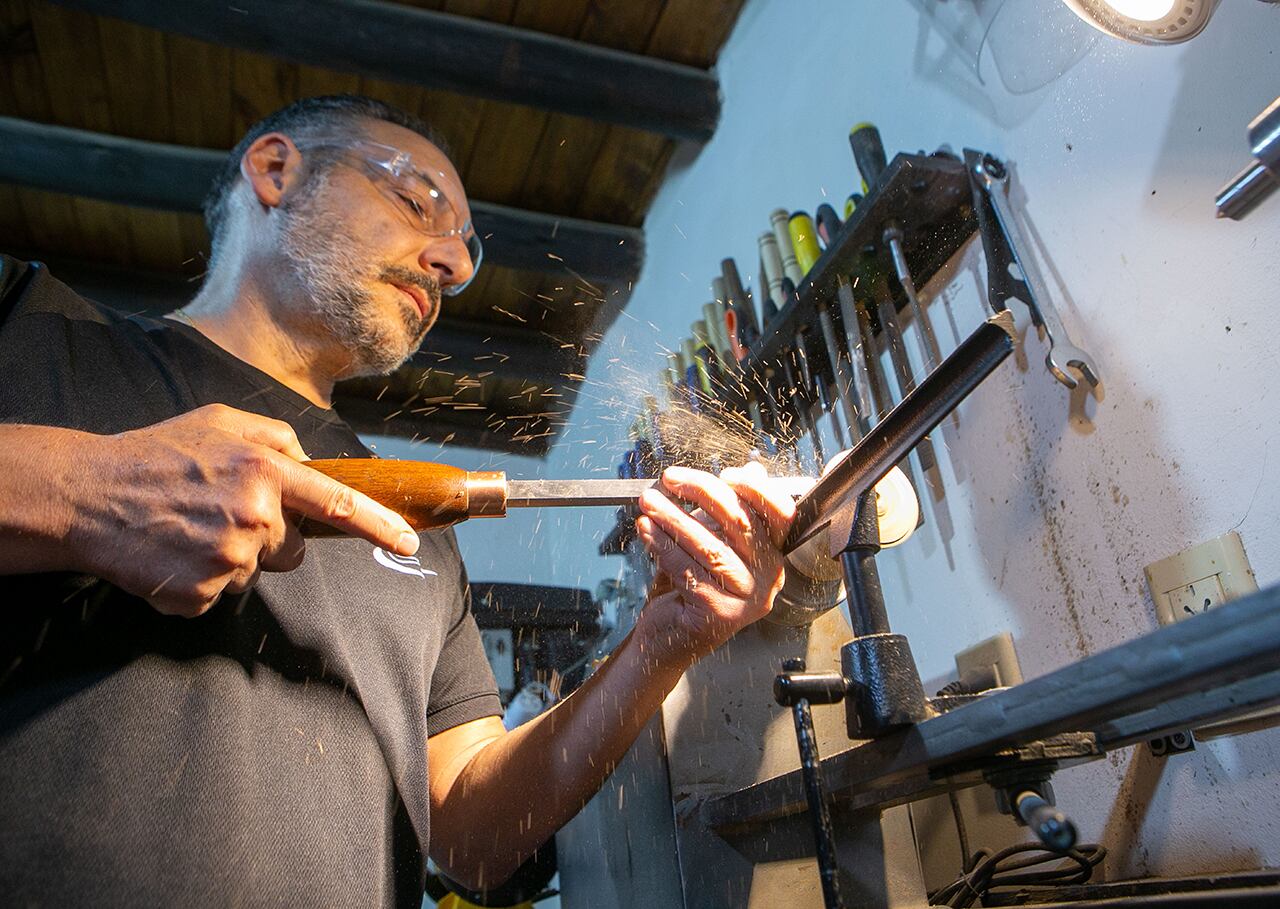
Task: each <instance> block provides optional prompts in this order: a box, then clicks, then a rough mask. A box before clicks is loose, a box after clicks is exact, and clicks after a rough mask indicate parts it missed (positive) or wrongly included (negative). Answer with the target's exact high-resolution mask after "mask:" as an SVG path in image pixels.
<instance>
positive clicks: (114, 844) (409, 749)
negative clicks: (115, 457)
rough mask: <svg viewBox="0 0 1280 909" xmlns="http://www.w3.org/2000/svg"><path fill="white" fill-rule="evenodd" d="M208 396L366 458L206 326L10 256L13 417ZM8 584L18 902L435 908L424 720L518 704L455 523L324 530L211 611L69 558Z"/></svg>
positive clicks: (435, 722)
mask: <svg viewBox="0 0 1280 909" xmlns="http://www.w3.org/2000/svg"><path fill="white" fill-rule="evenodd" d="M214 402H221V403H224V404H228V405H231V406H233V407H237V408H240V409H242V410H248V411H254V412H256V413H260V414H264V415H266V416H270V417H274V418H276V419H281V420H285V421H287V422H289V423H290V424H291V425H292V426H293V428H294V430H295V431H296V432H297V435H298V437H299V439H300V441H301V442H302V446H303V449H304V450H305V451H306V452H307V453H308V454H309V455H311V456H312V457H341V456H360V457H367V456H369V452H367V451H366V450H365V448H364V446H363V445H361V443H360V441H359V440H358V439H357V438H356V436H355V434H354V433H352V432H351V430H350V429H349V428H348V427H347V426H346V425H345V424H344V423H342V421H341V420H340V419H338V418H337V417H336V416H335V415H334V414H333V413H332V412H331V411H327V410H323V409H320V408H316V407H314V406H313V405H310V404H309V403H308V402H307V401H306V400H305V399H303V398H302V397H300V396H299V395H297V394H295V393H293V392H292V391H290V390H289V389H288V388H285V387H284V386H283V385H280V384H279V383H278V382H276V381H275V380H273V379H271V378H270V377H269V376H267V375H265V374H263V373H261V372H259V371H258V370H256V369H253V368H252V367H250V366H248V365H246V364H244V363H243V362H241V361H239V360H237V359H236V358H234V357H232V356H231V355H230V354H228V353H226V352H225V351H223V350H221V349H220V348H218V347H216V346H215V345H213V344H211V343H210V342H209V341H207V340H206V339H205V338H204V337H202V336H201V335H200V334H199V333H198V332H195V331H194V330H192V329H190V328H188V327H186V326H183V325H179V324H177V323H173V322H171V321H167V320H165V321H157V320H154V319H149V318H144V317H125V316H122V315H120V314H117V313H114V312H112V311H110V310H107V309H105V308H103V307H99V306H97V305H96V304H93V303H90V302H88V301H86V300H84V299H83V298H81V297H79V296H77V295H76V294H74V293H73V292H72V291H70V290H69V289H68V288H66V287H65V286H64V285H62V284H61V283H59V282H57V281H55V280H53V279H52V278H51V277H50V276H49V275H48V273H47V272H46V271H45V270H44V269H43V268H41V267H37V266H31V265H26V264H24V263H20V262H16V261H15V260H13V259H9V258H6V257H0V421H3V422H9V423H37V424H42V425H52V426H64V427H72V428H77V429H83V430H88V431H90V432H95V433H114V432H120V431H124V430H128V429H133V428H136V427H139V426H145V425H149V424H152V423H156V422H159V421H161V420H165V419H168V418H170V417H172V416H176V415H177V414H180V413H183V412H186V411H188V410H191V409H193V408H195V407H199V406H201V405H204V404H209V403H214ZM0 600H2V601H3V605H2V606H0V609H3V611H4V612H3V615H2V616H0V629H3V631H2V632H0V893H3V894H5V897H4V901H5V902H6V903H7V904H10V905H13V904H20V905H23V904H36V905H59V904H72V905H74V904H86V903H90V904H94V905H162V904H165V905H177V904H184V905H290V906H293V905H326V906H328V905H333V906H342V905H350V906H356V905H358V906H374V905H397V904H399V905H412V906H417V905H419V904H420V903H421V899H422V877H423V863H424V860H423V855H424V854H425V850H426V846H427V841H428V835H429V830H428V823H429V821H428V790H427V753H426V740H427V737H428V736H430V735H433V734H435V733H437V732H440V731H442V730H444V729H447V728H450V727H452V726H455V725H458V724H460V723H465V722H468V721H470V720H474V719H478V718H481V717H485V716H494V715H498V714H500V713H501V706H500V704H499V702H498V699H497V694H496V686H495V684H494V681H493V677H492V673H491V672H490V670H489V666H488V663H487V662H486V660H485V657H484V652H483V649H482V647H481V644H480V637H479V632H478V631H477V629H476V625H475V621H474V620H473V618H472V616H471V613H470V602H469V598H468V595H467V586H466V576H465V573H464V570H463V567H462V561H461V559H460V557H459V554H458V548H457V543H456V540H455V538H454V536H453V534H452V532H449V531H445V532H433V533H425V534H423V535H422V546H421V549H420V550H419V552H418V555H417V558H416V560H412V559H410V560H405V559H402V558H398V557H397V558H392V557H390V556H388V555H387V554H386V553H384V552H382V551H381V550H376V549H375V547H373V546H372V545H371V544H368V543H365V542H363V541H360V540H354V539H313V540H310V541H308V547H307V555H306V559H305V560H304V562H303V564H302V566H301V567H300V568H298V569H297V570H295V571H292V572H288V573H284V574H263V575H262V577H261V580H260V582H259V583H258V585H257V586H256V588H255V589H254V590H253V591H251V592H250V593H249V594H246V595H244V596H240V597H231V596H228V597H224V598H223V600H222V601H221V602H219V603H218V604H217V605H216V606H215V607H214V608H213V609H212V610H211V611H210V612H209V613H208V614H206V615H204V616H202V617H200V618H198V619H190V620H189V619H182V618H176V617H169V616H162V615H160V614H158V613H157V612H155V611H154V610H153V609H151V608H150V607H149V606H148V605H147V604H146V603H145V602H143V601H141V600H139V599H137V598H135V597H132V596H129V595H127V594H125V593H123V592H121V591H120V590H118V589H116V588H114V587H112V586H111V585H109V584H106V583H105V582H103V581H101V580H97V579H94V578H89V577H83V576H74V575H70V574H58V575H53V574H41V575H25V576H21V575H20V576H10V577H3V578H0Z"/></svg>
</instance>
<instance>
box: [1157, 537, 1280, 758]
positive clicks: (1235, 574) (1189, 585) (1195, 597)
mask: <svg viewBox="0 0 1280 909" xmlns="http://www.w3.org/2000/svg"><path fill="white" fill-rule="evenodd" d="M1144 571H1145V572H1146V575H1147V586H1148V587H1149V588H1150V589H1151V599H1152V600H1154V601H1155V604H1156V618H1157V619H1158V620H1159V621H1160V624H1161V625H1171V624H1173V623H1174V622H1183V621H1186V620H1187V619H1191V618H1194V617H1195V616H1198V615H1200V614H1201V613H1202V612H1207V611H1208V610H1210V609H1215V608H1217V607H1218V606H1221V605H1222V604H1223V603H1227V602H1230V601H1231V600H1234V599H1236V598H1237V597H1241V596H1245V595H1246V594H1250V593H1253V591H1255V590H1257V589H1258V580H1257V578H1255V577H1254V574H1253V569H1252V568H1251V567H1250V566H1249V557H1248V556H1247V555H1245V551H1244V543H1242V542H1241V540H1240V534H1238V533H1236V532H1235V531H1234V530H1233V531H1231V532H1230V533H1224V534H1223V535H1222V536H1220V537H1218V538H1217V539H1214V540H1209V541H1208V542H1207V543H1201V544H1200V545H1199V546H1192V547H1191V548H1190V549H1185V550H1183V551H1182V552H1180V553H1178V554H1177V555H1172V556H1169V558H1167V559H1161V560H1160V561H1158V562H1152V563H1151V564H1150V565H1148V566H1147V567H1146V568H1145V569H1144ZM1277 721H1280V707H1268V708H1266V709H1264V710H1259V711H1256V712H1254V713H1249V714H1246V715H1244V716H1242V717H1237V718H1236V719H1234V720H1227V721H1225V722H1222V723H1214V724H1212V725H1210V726H1203V727H1201V728H1199V729H1197V730H1195V733H1196V738H1198V739H1211V738H1215V737H1217V736H1223V735H1234V734H1236V733H1239V732H1251V731H1253V730H1254V729H1261V728H1264V727H1266V726H1273V725H1275V724H1276V723H1277Z"/></svg>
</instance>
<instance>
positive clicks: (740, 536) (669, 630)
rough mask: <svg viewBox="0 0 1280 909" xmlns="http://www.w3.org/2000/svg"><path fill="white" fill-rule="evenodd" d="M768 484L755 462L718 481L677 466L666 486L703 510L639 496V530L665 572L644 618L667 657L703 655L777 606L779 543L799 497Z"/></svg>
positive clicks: (650, 495)
mask: <svg viewBox="0 0 1280 909" xmlns="http://www.w3.org/2000/svg"><path fill="white" fill-rule="evenodd" d="M767 481H768V477H767V475H766V473H765V470H764V467H762V466H761V465H759V464H754V463H753V464H747V465H746V466H745V467H738V468H729V469H728V470H725V471H724V472H723V473H721V474H720V476H719V478H717V477H714V476H712V475H711V474H709V473H704V472H703V471H700V470H691V469H688V468H683V467H671V468H668V469H667V470H666V471H664V472H663V475H662V482H663V485H664V486H666V488H667V489H669V490H670V491H671V492H672V493H674V494H675V495H677V496H679V497H680V498H682V499H685V500H688V501H690V502H693V503H694V504H696V505H698V506H699V508H700V511H698V512H695V513H694V514H693V515H689V514H686V513H685V512H684V511H683V510H681V508H680V507H679V506H678V505H676V504H675V503H674V502H672V501H671V500H670V499H668V498H667V497H666V496H664V495H662V494H661V493H659V492H656V491H653V490H649V491H646V492H645V494H644V495H643V496H642V497H641V499H640V509H641V511H643V512H644V514H643V515H642V516H641V517H639V518H637V519H636V530H637V532H638V533H639V535H640V540H641V542H642V543H643V544H644V546H645V549H646V550H648V552H649V554H650V556H652V557H653V560H654V562H655V563H656V565H657V568H658V572H659V576H658V584H657V585H656V587H655V591H654V595H652V596H651V599H650V601H649V604H648V605H647V606H646V607H645V609H644V611H643V612H642V613H641V622H642V623H644V624H647V625H648V628H647V629H646V630H647V631H648V632H649V633H650V634H651V635H653V634H656V638H655V640H656V641H657V642H658V646H659V647H660V648H661V649H662V650H664V651H666V654H664V656H667V655H669V656H671V657H673V658H680V657H683V658H684V659H687V660H689V661H692V660H694V659H697V658H698V657H700V656H702V655H703V654H705V653H708V652H710V651H711V650H713V649H715V648H716V647H717V646H719V645H720V644H722V643H723V642H724V641H726V640H728V639H729V638H730V637H732V636H733V635H734V634H735V633H736V632H737V631H738V630H739V629H741V628H743V627H745V626H747V625H750V624H751V623H752V622H755V621H756V620H758V619H760V618H763V617H764V616H765V615H767V614H768V613H769V610H770V609H771V608H772V607H773V598H774V597H775V596H776V595H777V593H778V591H779V590H781V589H782V582H783V579H784V577H785V572H784V569H783V564H784V560H783V556H782V553H781V552H780V551H779V548H778V547H779V546H780V545H781V544H782V541H783V539H784V538H785V537H786V533H787V528H788V527H790V525H791V520H792V518H794V517H795V502H794V501H792V499H791V497H790V496H789V495H785V494H781V493H779V492H777V491H771V490H770V488H769V484H768V482H767Z"/></svg>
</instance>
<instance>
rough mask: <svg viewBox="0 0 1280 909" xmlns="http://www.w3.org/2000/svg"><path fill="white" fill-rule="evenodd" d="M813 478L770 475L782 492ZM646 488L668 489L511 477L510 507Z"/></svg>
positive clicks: (582, 503) (633, 494)
mask: <svg viewBox="0 0 1280 909" xmlns="http://www.w3.org/2000/svg"><path fill="white" fill-rule="evenodd" d="M811 482H812V481H811V480H809V479H806V478H804V477H771V478H770V479H769V484H770V485H771V486H772V487H773V488H774V489H777V490H779V491H781V492H782V493H783V494H787V495H792V496H798V495H800V494H801V493H802V492H804V491H805V490H806V489H807V488H808V487H809V485H810V483H811ZM646 489H656V490H658V491H659V492H662V493H665V492H666V487H665V486H663V485H662V481H661V480H653V479H641V480H508V481H507V499H506V505H507V507H508V508H557V507H558V508H583V507H590V506H595V505H634V504H635V503H636V500H638V499H639V498H640V494H641V493H642V492H644V491H645V490H646Z"/></svg>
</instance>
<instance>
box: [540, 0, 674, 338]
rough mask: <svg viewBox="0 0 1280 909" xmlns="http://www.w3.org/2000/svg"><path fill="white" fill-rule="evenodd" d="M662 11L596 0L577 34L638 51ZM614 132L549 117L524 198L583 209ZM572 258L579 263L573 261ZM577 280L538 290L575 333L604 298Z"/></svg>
mask: <svg viewBox="0 0 1280 909" xmlns="http://www.w3.org/2000/svg"><path fill="white" fill-rule="evenodd" d="M659 12H660V8H659V7H658V6H657V5H655V4H639V3H630V2H613V3H608V2H602V0H592V2H590V3H589V4H588V6H587V9H586V15H585V17H584V18H583V21H582V24H581V26H580V28H579V30H578V33H577V38H578V40H580V41H585V42H587V43H590V44H593V45H599V46H603V47H610V48H614V49H615V50H621V51H632V52H638V51H641V50H643V48H644V46H645V44H646V43H647V42H648V37H649V33H650V32H651V31H652V29H653V27H654V25H655V24H656V22H657V20H658V14H659ZM608 134H609V127H608V126H606V125H605V124H601V123H594V122H592V123H581V122H578V121H576V120H575V118H572V117H569V116H566V115H564V114H552V115H551V116H550V117H548V118H547V126H546V129H545V131H544V132H543V135H542V138H541V140H540V141H539V143H538V146H537V148H536V149H535V151H534V154H533V155H532V156H531V157H530V160H529V167H528V171H527V175H526V179H525V185H524V188H523V191H522V192H521V199H522V200H523V202H524V204H526V205H530V206H532V207H534V208H536V209H538V210H539V211H550V212H574V211H577V210H578V208H579V206H580V204H581V199H582V198H583V196H584V195H585V194H586V192H587V190H588V185H587V182H588V180H589V179H590V177H591V172H592V167H593V164H594V162H595V161H596V159H597V158H598V157H599V154H600V149H601V146H602V145H603V143H604V141H605V138H606V137H607V136H608ZM663 141H665V140H663ZM567 264H568V265H569V267H571V268H574V267H576V265H575V263H573V262H569V263H567ZM566 279H568V280H566ZM575 284H577V282H575V281H573V280H572V276H570V275H562V276H556V277H555V278H553V277H551V276H547V277H545V278H544V279H543V280H542V282H541V285H540V286H539V288H538V290H537V291H536V294H537V296H538V297H539V298H540V299H548V298H549V299H550V300H552V301H554V303H553V304H552V305H553V306H554V308H555V310H556V318H555V320H554V322H553V324H554V326H555V328H556V329H557V330H558V331H562V332H567V333H571V334H576V333H578V332H580V331H581V330H582V329H584V328H585V327H586V326H587V325H588V324H590V323H591V322H592V321H594V319H595V313H596V311H597V309H598V304H595V303H593V302H592V303H588V302H587V301H584V300H583V299H582V298H583V297H584V296H589V295H588V294H585V293H584V291H583V289H582V288H581V287H576V286H574V285H575ZM600 292H603V289H601V291H600Z"/></svg>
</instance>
